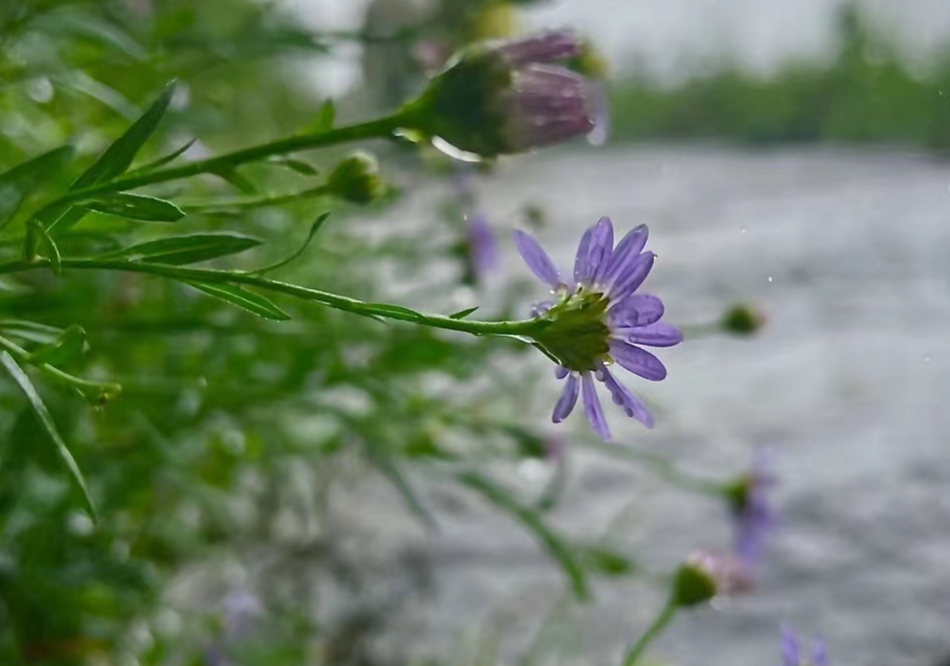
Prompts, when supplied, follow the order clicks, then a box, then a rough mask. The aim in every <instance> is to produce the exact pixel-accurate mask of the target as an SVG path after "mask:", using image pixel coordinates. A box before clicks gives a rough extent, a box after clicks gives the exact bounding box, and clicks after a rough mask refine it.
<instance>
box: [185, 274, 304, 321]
mask: <svg viewBox="0 0 950 666" xmlns="http://www.w3.org/2000/svg"><path fill="white" fill-rule="evenodd" d="M183 282H185V284H188V285H191V286H192V287H194V288H195V289H198V290H200V291H203V292H205V293H206V294H209V295H211V296H214V297H215V298H220V299H221V300H222V301H226V302H228V303H230V304H231V305H236V306H237V307H239V308H241V309H242V310H247V311H248V312H250V313H251V314H256V315H257V316H258V317H263V318H264V319H273V320H274V321H287V320H288V319H290V315H289V314H287V313H286V312H284V311H283V310H281V309H280V308H279V307H277V306H276V305H274V304H273V303H272V302H271V301H270V300H268V299H267V298H265V297H264V296H261V295H260V294H255V293H254V292H251V291H247V290H246V289H242V288H241V287H236V286H234V285H230V284H222V283H213V284H212V283H209V282H192V281H190V280H183Z"/></svg>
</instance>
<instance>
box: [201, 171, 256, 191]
mask: <svg viewBox="0 0 950 666" xmlns="http://www.w3.org/2000/svg"><path fill="white" fill-rule="evenodd" d="M212 173H213V174H214V175H215V176H218V177H219V178H222V179H223V180H226V181H227V182H228V183H230V184H231V185H233V186H234V187H235V188H236V189H238V190H240V191H241V192H244V194H256V193H257V188H256V187H254V183H252V182H251V181H249V180H248V179H247V178H245V177H244V176H242V175H241V174H240V173H238V171H237V169H234V168H230V167H221V168H220V169H217V170H216V171H213V172H212Z"/></svg>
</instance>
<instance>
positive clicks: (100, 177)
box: [70, 82, 175, 190]
mask: <svg viewBox="0 0 950 666" xmlns="http://www.w3.org/2000/svg"><path fill="white" fill-rule="evenodd" d="M174 92H175V83H174V82H172V83H169V84H168V85H167V86H166V87H165V90H164V91H163V92H162V94H161V95H160V96H159V97H158V99H157V100H155V101H154V102H153V103H152V105H151V106H150V107H149V108H148V110H146V111H145V113H143V114H142V115H141V117H139V119H138V120H136V121H135V122H134V123H132V126H131V127H129V129H127V130H126V131H125V133H124V134H123V135H122V136H120V137H119V138H118V139H116V140H115V141H114V142H113V143H112V145H111V146H109V147H108V148H107V149H106V151H105V152H104V153H103V154H102V156H101V157H100V158H99V159H98V160H96V162H95V163H94V164H93V165H92V166H91V167H89V168H88V169H86V171H85V172H84V173H83V174H82V175H81V176H79V178H77V179H76V182H74V183H73V184H72V187H70V189H71V190H81V189H83V188H85V187H90V186H92V185H95V184H97V183H101V182H104V181H107V180H111V179H112V178H114V177H116V176H121V175H122V174H123V173H125V172H126V170H127V169H128V168H129V166H130V165H131V164H132V160H134V159H135V156H136V155H137V154H138V152H139V150H141V149H142V146H144V145H145V142H146V141H148V140H149V138H150V137H151V136H152V134H154V133H155V130H156V129H158V125H159V123H160V122H161V121H162V117H163V116H164V115H165V112H166V111H167V110H168V105H169V104H170V103H171V101H172V95H173V94H174Z"/></svg>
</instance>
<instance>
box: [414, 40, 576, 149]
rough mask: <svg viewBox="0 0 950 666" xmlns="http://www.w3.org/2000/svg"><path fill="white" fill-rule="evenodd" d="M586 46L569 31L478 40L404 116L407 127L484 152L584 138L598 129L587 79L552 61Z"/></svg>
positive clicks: (456, 58) (573, 54)
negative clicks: (490, 40) (484, 40)
mask: <svg viewBox="0 0 950 666" xmlns="http://www.w3.org/2000/svg"><path fill="white" fill-rule="evenodd" d="M581 50H582V44H581V43H580V42H579V41H578V40H577V39H576V38H575V37H574V36H573V35H572V34H571V33H569V32H564V31H561V32H549V33H542V34H538V35H534V36H531V37H527V38H524V39H514V40H502V41H493V42H486V43H483V44H479V45H476V46H474V47H472V48H469V49H467V50H464V51H462V52H461V53H460V54H459V55H457V56H455V57H454V58H453V59H452V60H451V61H450V62H449V63H448V65H447V67H446V69H445V70H443V71H442V72H441V73H440V74H439V75H437V76H436V77H434V78H433V79H432V81H431V82H430V84H429V87H428V88H427V90H426V92H425V93H423V95H422V96H421V97H420V98H419V99H418V100H416V101H415V102H412V103H410V104H409V105H407V106H406V107H405V108H404V109H403V111H402V112H401V117H402V119H403V120H404V121H406V126H407V127H408V128H409V129H414V130H417V131H420V132H422V133H423V134H425V135H427V136H429V137H432V138H433V139H439V140H441V141H440V142H439V143H443V144H444V143H447V144H449V146H451V147H452V148H455V149H458V150H461V151H465V152H467V153H472V154H475V155H482V156H494V155H499V154H504V153H518V152H522V151H525V150H530V149H532V148H539V147H542V146H548V145H551V144H554V143H559V142H561V141H565V140H567V139H570V138H573V137H577V136H583V135H585V134H587V133H589V132H590V131H591V130H592V129H593V128H594V120H593V118H592V114H591V111H590V108H589V101H588V98H587V85H586V81H585V79H584V78H583V77H582V76H580V75H578V74H575V73H573V72H571V71H570V70H567V69H565V68H563V67H557V66H555V65H553V63H556V62H558V61H560V60H564V59H566V58H570V57H574V56H576V55H578V54H579V53H580V52H581ZM443 147H445V146H443Z"/></svg>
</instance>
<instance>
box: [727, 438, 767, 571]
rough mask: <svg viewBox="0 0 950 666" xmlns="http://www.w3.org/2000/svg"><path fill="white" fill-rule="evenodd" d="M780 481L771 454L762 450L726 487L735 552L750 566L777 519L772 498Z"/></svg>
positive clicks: (762, 547)
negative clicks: (772, 464)
mask: <svg viewBox="0 0 950 666" xmlns="http://www.w3.org/2000/svg"><path fill="white" fill-rule="evenodd" d="M777 481H778V480H777V479H776V477H775V475H774V474H773V473H772V469H771V464H770V460H769V457H768V453H767V452H766V451H765V450H761V449H760V450H758V451H756V454H755V457H754V458H753V461H752V468H751V469H750V470H749V472H748V473H746V474H744V475H743V476H742V477H741V478H739V479H738V480H737V481H736V482H735V483H732V484H730V485H729V486H727V487H726V496H727V498H728V500H729V508H730V510H731V512H732V517H733V524H734V528H735V536H734V538H733V552H734V554H735V556H736V557H737V558H739V559H740V560H742V561H743V562H745V563H746V565H747V566H748V567H749V568H750V569H752V568H754V567H755V565H756V564H757V563H758V562H759V560H760V559H761V557H762V551H763V549H764V545H765V540H766V538H767V537H768V535H769V533H770V532H771V531H772V530H773V529H774V528H775V526H776V523H777V522H778V521H777V518H776V515H775V511H774V509H773V507H772V502H771V499H770V497H769V496H770V494H771V489H772V487H773V486H774V485H775V484H776V483H777Z"/></svg>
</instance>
